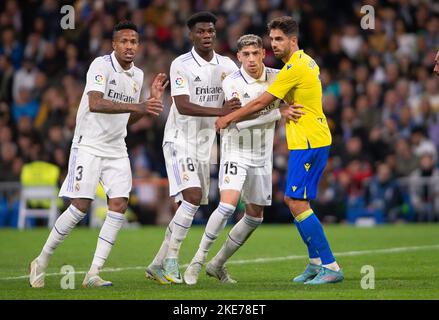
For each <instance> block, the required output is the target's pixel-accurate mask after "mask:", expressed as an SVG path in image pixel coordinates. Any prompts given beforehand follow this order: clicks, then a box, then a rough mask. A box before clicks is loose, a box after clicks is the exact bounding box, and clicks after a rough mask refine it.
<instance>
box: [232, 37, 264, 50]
mask: <svg viewBox="0 0 439 320" xmlns="http://www.w3.org/2000/svg"><path fill="white" fill-rule="evenodd" d="M236 46H237V48H238V51H241V50H242V48H244V47H246V46H255V47H257V48H262V47H263V46H262V39H261V37H260V36H257V35H254V34H245V35H243V36H241V37H240V38H239V39H238V43H237V45H236Z"/></svg>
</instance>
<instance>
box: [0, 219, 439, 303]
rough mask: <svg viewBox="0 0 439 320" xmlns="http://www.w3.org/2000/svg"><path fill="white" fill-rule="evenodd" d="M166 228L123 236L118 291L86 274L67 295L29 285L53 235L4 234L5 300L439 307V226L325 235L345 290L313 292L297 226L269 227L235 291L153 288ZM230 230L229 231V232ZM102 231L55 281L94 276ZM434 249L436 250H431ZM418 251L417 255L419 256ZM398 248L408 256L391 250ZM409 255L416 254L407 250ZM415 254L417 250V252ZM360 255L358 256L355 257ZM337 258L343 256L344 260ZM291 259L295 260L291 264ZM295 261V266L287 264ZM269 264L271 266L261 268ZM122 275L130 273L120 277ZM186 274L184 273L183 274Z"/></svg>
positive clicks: (197, 230)
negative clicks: (417, 303)
mask: <svg viewBox="0 0 439 320" xmlns="http://www.w3.org/2000/svg"><path fill="white" fill-rule="evenodd" d="M164 230H165V228H164V227H144V228H141V229H123V230H122V231H121V232H120V233H119V236H118V239H117V241H116V244H115V246H114V248H113V250H112V252H111V254H110V257H109V259H108V261H107V263H106V265H105V268H108V269H109V268H111V269H113V271H103V272H101V275H102V277H103V278H104V279H107V280H111V281H112V282H113V284H114V286H113V287H107V288H91V289H83V288H82V287H81V283H82V280H83V278H84V274H82V273H81V274H76V275H75V284H76V286H75V288H76V289H75V290H62V289H61V288H60V281H61V278H62V276H61V275H53V276H47V277H46V287H45V288H43V289H32V288H30V287H29V284H28V279H27V278H24V277H23V278H20V279H5V278H14V277H19V276H25V275H27V273H28V272H27V268H28V264H29V262H30V261H31V260H32V259H33V258H34V257H36V256H37V255H38V254H39V252H40V250H41V248H42V246H43V244H44V241H45V240H46V237H47V236H48V234H49V230H48V229H33V230H28V231H24V232H19V231H16V230H4V229H3V230H0V239H1V242H0V299H69V300H71V299H156V300H157V299H158V300H162V299H163V300H165V299H208V300H212V299H219V300H223V299H268V300H276V299H282V300H289V299H438V298H439V274H438V273H437V266H438V265H439V238H438V234H439V225H434V224H419V225H386V226H378V227H374V228H356V227H352V226H346V225H331V226H326V227H325V232H326V235H327V237H328V240H329V242H330V244H331V246H332V250H333V251H334V253H335V254H336V257H337V260H338V262H339V264H340V265H341V266H342V267H343V270H344V273H345V280H344V282H342V283H338V284H331V285H324V286H305V285H303V284H295V283H293V282H291V278H292V277H293V276H296V275H298V274H299V273H301V272H302V271H303V269H304V267H305V265H306V263H307V260H306V258H304V257H301V256H305V255H306V254H307V251H306V248H305V246H304V244H303V243H302V240H301V239H300V237H299V234H298V232H297V230H296V228H295V226H294V225H262V226H261V227H260V228H258V230H256V232H255V233H254V234H253V235H252V237H251V238H250V239H249V241H248V242H247V243H246V245H245V246H244V247H242V248H241V250H239V251H238V252H237V253H236V254H235V255H234V256H233V257H232V259H231V260H230V262H231V263H230V264H229V265H228V269H229V272H230V273H231V275H232V276H233V278H235V279H236V280H238V283H237V284H235V285H230V284H223V283H220V282H219V281H217V280H216V279H213V278H209V277H207V276H206V274H205V269H204V268H203V270H202V273H201V275H200V279H199V282H198V284H197V285H196V286H187V285H169V286H163V285H159V284H158V283H156V282H154V281H151V280H147V279H146V278H145V276H144V271H143V269H144V266H146V264H147V263H149V262H150V261H151V260H152V258H153V256H154V254H155V253H156V250H158V248H159V246H160V244H161V241H162V239H163V235H164ZM203 230H204V227H202V226H193V227H192V229H191V230H190V232H189V234H188V237H187V239H186V241H185V242H184V243H183V246H182V249H181V255H180V260H181V264H187V263H188V262H189V261H190V259H191V258H192V255H193V254H194V253H195V251H196V248H197V247H198V243H199V240H200V239H201V235H202V232H203ZM228 230H230V229H229V228H227V230H226V231H227V232H228ZM226 231H225V232H223V233H222V234H221V236H220V237H219V238H218V240H217V242H216V243H215V245H214V247H213V249H212V250H211V253H210V254H209V258H211V257H213V255H214V254H216V252H217V251H218V250H219V248H220V246H221V245H222V243H223V242H224V239H225V237H226V236H227V232H226ZM98 233H99V230H96V229H87V228H78V229H75V230H74V231H73V233H72V234H71V235H70V236H69V237H68V238H67V239H66V241H65V242H64V243H63V244H62V245H61V246H60V247H59V248H58V250H57V251H56V252H55V254H54V256H53V257H52V260H51V263H50V265H49V268H48V270H47V273H59V272H60V269H61V267H62V266H63V265H65V264H69V265H72V266H74V267H75V271H76V272H81V271H86V270H87V269H88V267H89V264H90V263H91V260H92V257H93V253H94V250H95V247H96V240H97V236H98ZM428 246H430V247H428ZM414 247H417V248H414ZM391 248H405V249H400V250H394V251H392V250H387V249H391ZM407 248H409V249H407ZM410 248H411V249H410ZM353 251H356V252H353ZM361 251H366V252H361ZM337 253H339V255H338V256H337ZM288 256H289V258H288ZM285 257H287V258H285ZM258 258H266V259H267V261H257V260H256V259H258ZM364 265H371V266H373V267H374V270H375V277H376V278H375V289H373V290H363V289H362V288H361V285H360V282H361V279H362V277H363V276H364V275H365V274H362V273H361V268H362V266H364ZM115 268H127V270H123V271H114V269H115ZM184 270H185V268H183V267H182V268H181V272H182V274H183V272H184Z"/></svg>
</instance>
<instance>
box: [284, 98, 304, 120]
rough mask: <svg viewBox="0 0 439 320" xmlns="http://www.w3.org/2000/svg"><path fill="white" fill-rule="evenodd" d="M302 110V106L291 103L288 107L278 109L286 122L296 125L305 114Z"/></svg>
mask: <svg viewBox="0 0 439 320" xmlns="http://www.w3.org/2000/svg"><path fill="white" fill-rule="evenodd" d="M302 109H303V105H301V104H294V103H293V104H291V105H288V106H282V107H280V113H281V115H282V117H285V118H287V119H288V120H292V121H294V122H295V123H297V122H298V121H299V119H300V118H301V117H302V116H303V115H304V114H305V112H303V111H302Z"/></svg>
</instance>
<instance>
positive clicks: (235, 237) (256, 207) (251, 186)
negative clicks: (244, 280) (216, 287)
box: [206, 163, 272, 282]
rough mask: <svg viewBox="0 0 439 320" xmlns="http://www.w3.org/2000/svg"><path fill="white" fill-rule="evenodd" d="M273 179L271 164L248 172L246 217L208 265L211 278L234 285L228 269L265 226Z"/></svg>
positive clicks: (234, 228)
mask: <svg viewBox="0 0 439 320" xmlns="http://www.w3.org/2000/svg"><path fill="white" fill-rule="evenodd" d="M271 175H272V165H271V163H267V164H266V165H265V166H264V167H251V168H248V170H247V178H246V180H245V183H244V185H243V186H242V199H243V200H244V202H245V203H246V206H245V214H244V217H243V218H242V219H241V220H240V221H239V222H238V223H237V224H236V225H235V226H234V227H233V228H232V230H230V232H229V234H228V237H227V239H226V241H225V243H224V245H223V246H222V248H221V249H220V251H219V252H218V253H217V255H216V256H215V257H214V258H213V259H212V260H211V261H210V262H209V263H208V264H207V266H206V272H207V274H208V275H211V276H214V277H216V278H218V279H220V280H221V281H228V282H234V280H233V279H232V278H231V277H230V275H229V274H228V272H227V269H226V268H225V267H224V265H225V263H226V261H227V260H228V259H229V258H230V257H231V256H232V255H233V254H234V253H235V252H236V251H237V250H238V249H239V248H240V247H241V246H242V245H243V244H244V243H245V242H246V241H247V239H248V238H249V237H250V235H251V234H252V233H253V231H255V230H256V228H257V227H258V226H259V225H260V224H261V223H262V221H263V213H264V207H265V206H270V205H271V198H272V195H271V194H272V176H271Z"/></svg>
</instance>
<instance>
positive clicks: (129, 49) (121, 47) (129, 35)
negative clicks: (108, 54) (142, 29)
mask: <svg viewBox="0 0 439 320" xmlns="http://www.w3.org/2000/svg"><path fill="white" fill-rule="evenodd" d="M138 47H139V34H138V33H137V32H136V31H134V30H130V29H125V30H120V31H117V33H116V35H115V37H114V39H113V49H114V51H115V54H116V57H117V58H118V59H119V60H122V61H123V62H125V63H131V62H133V60H134V57H135V56H136V53H137V49H138Z"/></svg>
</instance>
